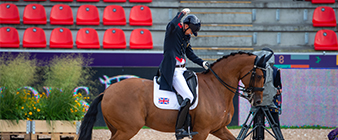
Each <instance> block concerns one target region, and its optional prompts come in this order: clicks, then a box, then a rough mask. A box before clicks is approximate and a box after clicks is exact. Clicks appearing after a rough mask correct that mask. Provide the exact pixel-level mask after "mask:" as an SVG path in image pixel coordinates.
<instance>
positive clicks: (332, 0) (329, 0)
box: [311, 0, 335, 4]
mask: <svg viewBox="0 0 338 140" xmlns="http://www.w3.org/2000/svg"><path fill="white" fill-rule="evenodd" d="M311 2H312V3H313V4H321V3H335V0H312V1H311Z"/></svg>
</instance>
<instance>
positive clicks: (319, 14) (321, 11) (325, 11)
mask: <svg viewBox="0 0 338 140" xmlns="http://www.w3.org/2000/svg"><path fill="white" fill-rule="evenodd" d="M312 25H313V26H314V27H336V14H335V12H334V10H333V9H332V8H331V7H328V6H320V7H317V8H316V9H315V11H314V12H313V17H312Z"/></svg>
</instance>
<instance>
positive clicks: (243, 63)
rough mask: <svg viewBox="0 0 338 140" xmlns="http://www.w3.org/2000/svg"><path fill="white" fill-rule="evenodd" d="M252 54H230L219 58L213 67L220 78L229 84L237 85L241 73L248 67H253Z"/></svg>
mask: <svg viewBox="0 0 338 140" xmlns="http://www.w3.org/2000/svg"><path fill="white" fill-rule="evenodd" d="M253 59H254V56H248V55H246V54H242V55H235V56H231V57H229V58H227V59H224V60H221V61H220V62H218V63H217V64H216V65H215V69H213V70H214V71H215V72H216V73H217V74H218V75H219V77H221V79H222V80H223V81H224V82H226V83H227V84H229V85H231V86H235V87H237V85H238V82H239V80H240V76H241V74H242V73H246V72H248V71H249V70H247V69H248V68H249V67H253V66H251V65H253V62H254V60H253Z"/></svg>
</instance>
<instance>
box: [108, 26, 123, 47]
mask: <svg viewBox="0 0 338 140" xmlns="http://www.w3.org/2000/svg"><path fill="white" fill-rule="evenodd" d="M126 44H127V42H126V36H125V35H124V32H123V30H121V29H117V28H111V29H107V30H106V32H105V33H104V35H103V48H104V49H125V48H126Z"/></svg>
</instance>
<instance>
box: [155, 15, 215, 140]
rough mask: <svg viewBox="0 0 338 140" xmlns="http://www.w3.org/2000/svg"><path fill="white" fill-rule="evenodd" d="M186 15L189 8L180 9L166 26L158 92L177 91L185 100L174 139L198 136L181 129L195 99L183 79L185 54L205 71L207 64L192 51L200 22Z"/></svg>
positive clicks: (183, 128)
mask: <svg viewBox="0 0 338 140" xmlns="http://www.w3.org/2000/svg"><path fill="white" fill-rule="evenodd" d="M189 12H190V10H189V9H188V8H186V9H183V10H182V11H181V12H178V13H177V15H176V16H175V17H174V18H173V19H172V20H171V21H170V22H169V23H168V25H167V27H166V32H165V39H164V49H163V52H164V54H163V60H162V62H161V64H160V73H161V78H160V89H161V90H167V91H173V92H174V91H177V93H178V94H180V95H181V96H182V97H183V99H184V101H183V102H182V104H181V107H180V109H179V112H178V116H177V121H176V126H175V135H176V138H177V139H183V138H184V137H187V136H189V137H190V136H193V135H196V134H197V133H198V132H189V130H186V129H185V127H184V126H185V124H186V123H187V122H186V119H187V116H188V115H189V107H190V105H191V102H192V101H193V98H194V97H193V94H192V92H191V91H190V89H189V87H188V85H187V83H186V81H185V79H184V77H183V72H184V71H186V70H187V69H186V67H185V63H186V59H185V56H184V55H186V56H187V57H188V58H189V59H190V60H191V61H193V62H194V63H196V64H198V65H200V66H203V67H204V68H205V69H208V67H207V65H209V63H208V62H207V61H203V60H202V59H201V58H199V57H198V56H196V55H195V54H194V52H193V50H192V48H191V45H190V38H191V34H194V36H197V32H198V31H199V30H200V28H201V22H200V20H199V19H198V18H197V17H196V16H195V15H188V14H189ZM185 15H187V16H186V17H185V18H184V20H183V22H182V23H181V19H182V18H183V16H185ZM174 89H175V90H174ZM188 124H189V123H188Z"/></svg>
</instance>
